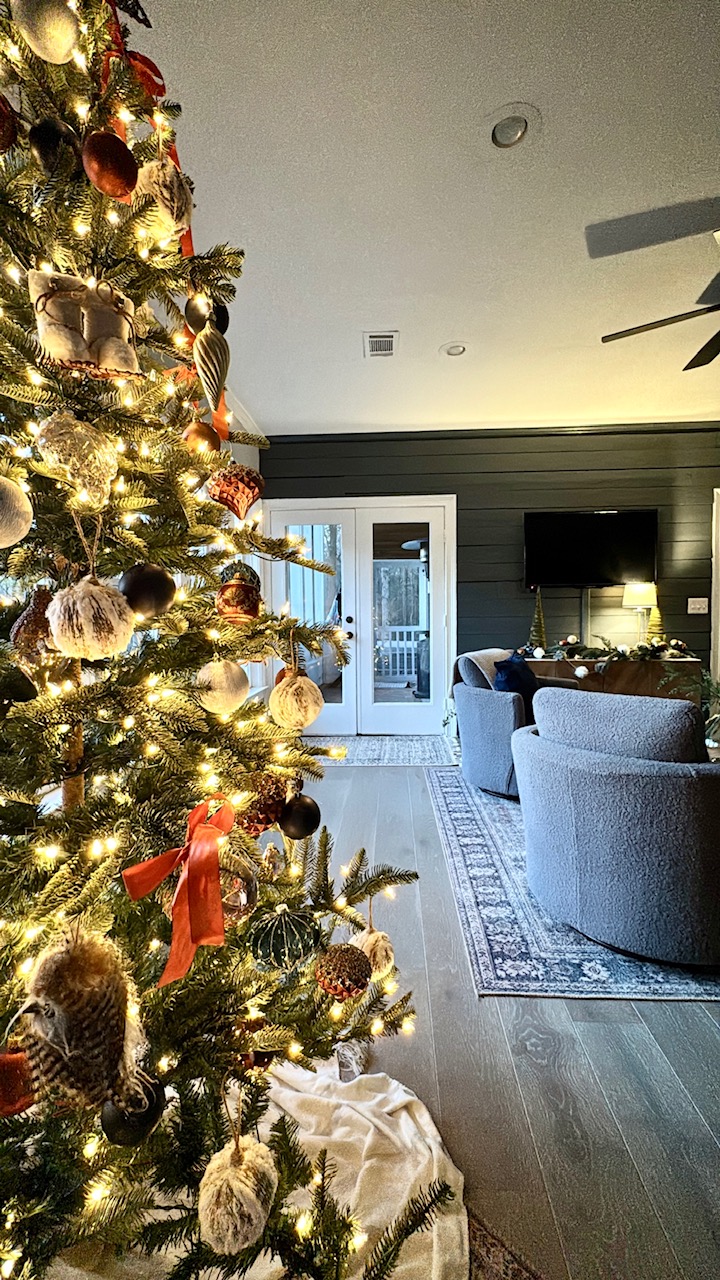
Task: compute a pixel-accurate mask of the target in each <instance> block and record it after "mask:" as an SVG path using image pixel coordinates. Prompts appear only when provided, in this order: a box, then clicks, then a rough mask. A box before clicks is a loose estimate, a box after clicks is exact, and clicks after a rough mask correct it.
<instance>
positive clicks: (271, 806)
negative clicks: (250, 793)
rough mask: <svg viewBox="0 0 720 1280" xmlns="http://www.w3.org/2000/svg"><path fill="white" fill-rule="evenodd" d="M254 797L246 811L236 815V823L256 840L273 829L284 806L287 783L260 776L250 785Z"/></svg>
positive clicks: (279, 779)
mask: <svg viewBox="0 0 720 1280" xmlns="http://www.w3.org/2000/svg"><path fill="white" fill-rule="evenodd" d="M252 787H253V790H254V791H255V793H256V794H255V796H254V797H253V799H252V800H251V802H250V805H249V807H248V808H247V809H243V811H242V813H240V814H238V819H237V820H238V823H239V825H240V826H241V827H242V829H243V831H247V833H248V835H249V836H255V838H257V837H258V836H259V835H262V833H263V831H267V830H268V828H269V827H273V826H274V825H275V823H276V822H277V820H278V818H279V817H280V814H281V813H282V811H283V808H284V805H285V794H286V790H287V781H286V780H285V779H284V778H275V777H273V776H272V775H265V774H261V775H260V776H259V777H258V778H257V779H256V780H255V779H254V780H253V783H252Z"/></svg>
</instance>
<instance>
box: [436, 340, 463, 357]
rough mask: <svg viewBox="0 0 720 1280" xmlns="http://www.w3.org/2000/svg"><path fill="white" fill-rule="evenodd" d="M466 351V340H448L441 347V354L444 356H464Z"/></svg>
mask: <svg viewBox="0 0 720 1280" xmlns="http://www.w3.org/2000/svg"><path fill="white" fill-rule="evenodd" d="M466 351H467V347H466V346H465V343H464V342H446V343H445V346H444V347H441V348H440V354H441V355H443V356H464V355H465V352H466Z"/></svg>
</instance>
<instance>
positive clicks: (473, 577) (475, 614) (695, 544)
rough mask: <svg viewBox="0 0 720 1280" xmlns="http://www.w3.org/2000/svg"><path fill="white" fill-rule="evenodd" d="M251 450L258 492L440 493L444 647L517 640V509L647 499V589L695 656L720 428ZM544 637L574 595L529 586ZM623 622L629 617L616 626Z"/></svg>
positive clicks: (522, 625) (556, 630)
mask: <svg viewBox="0 0 720 1280" xmlns="http://www.w3.org/2000/svg"><path fill="white" fill-rule="evenodd" d="M271 443H272V446H273V447H272V448H271V449H270V450H269V452H267V453H264V454H263V455H262V459H261V465H262V471H263V475H264V476H265V481H266V490H265V496H266V497H268V498H300V499H302V498H314V497H328V498H334V497H373V496H394V495H407V494H426V493H427V494H432V493H454V494H456V495H457V500H458V528H457V543H458V646H459V648H460V649H461V650H462V649H474V648H479V647H483V646H485V645H491V644H501V645H508V646H510V645H518V644H522V643H523V642H524V640H525V639H526V637H527V633H528V630H529V626H530V620H531V618H532V612H533V597H532V596H531V595H530V593H529V592H527V591H526V590H525V588H524V586H523V529H522V514H523V512H524V511H543V510H545V511H552V510H559V511H562V510H570V511H571V510H574V509H576V508H585V507H590V508H593V507H597V508H602V507H633V506H637V507H657V508H658V511H659V524H660V546H659V557H658V559H659V596H660V605H661V608H662V612H663V618H664V620H665V625H666V628H667V631H668V633H669V634H671V635H673V636H679V637H681V638H683V639H685V640H687V642H688V643H689V644H690V645H691V646H692V647H693V648H694V649H695V650H696V651H697V652H698V653H699V654H700V656H701V657H702V659H703V661H704V662H706V663H707V662H708V660H709V648H710V618H709V616H702V615H694V616H692V617H688V614H687V612H686V607H687V597H688V596H709V595H710V588H711V572H712V564H711V517H712V496H713V488H716V487H720V425H718V424H717V423H698V424H695V423H692V424H691V423H687V424H681V425H678V426H672V425H666V424H660V425H658V426H648V427H624V428H622V427H621V428H588V429H587V430H579V431H575V430H573V431H562V430H526V431H516V432H509V431H502V432H485V433H483V432H477V433H473V432H465V431H455V432H412V433H407V432H397V433H387V434H371V435H345V436H326V435H323V436H305V437H299V436H288V437H278V438H276V439H274V440H273V441H272V442H271ZM543 599H544V605H545V618H546V622H547V628H548V638H550V639H557V638H559V637H560V636H561V635H563V634H567V632H568V631H576V630H577V629H578V626H579V593H578V592H575V591H568V590H560V589H555V590H550V589H546V590H544V591H543ZM632 630H633V627H632V624H630V625H629V626H628V632H631V631H632Z"/></svg>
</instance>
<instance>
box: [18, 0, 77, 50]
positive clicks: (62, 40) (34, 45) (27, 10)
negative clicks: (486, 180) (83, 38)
mask: <svg viewBox="0 0 720 1280" xmlns="http://www.w3.org/2000/svg"><path fill="white" fill-rule="evenodd" d="M10 13H11V16H12V20H13V22H14V23H15V26H16V27H17V28H18V30H19V31H20V34H21V36H22V38H23V40H25V42H26V44H28V45H29V46H30V48H31V49H32V51H33V53H35V54H37V56H38V58H42V60H43V62H52V63H54V64H55V65H56V66H60V65H61V64H62V63H64V62H69V61H70V59H71V57H72V53H73V49H74V48H75V47H76V45H77V43H78V40H79V39H80V25H79V23H78V19H77V16H76V14H74V13H73V11H72V9H70V8H69V7H68V5H67V3H66V0H12V4H11V6H10Z"/></svg>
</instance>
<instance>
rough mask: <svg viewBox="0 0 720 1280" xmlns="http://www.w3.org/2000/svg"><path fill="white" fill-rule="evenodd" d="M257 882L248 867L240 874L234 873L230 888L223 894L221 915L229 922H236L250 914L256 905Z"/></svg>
mask: <svg viewBox="0 0 720 1280" xmlns="http://www.w3.org/2000/svg"><path fill="white" fill-rule="evenodd" d="M257 900H258V882H257V879H256V877H255V874H254V873H253V872H252V871H251V870H250V869H249V868H248V869H247V871H246V872H245V873H244V874H242V875H234V876H233V877H232V880H231V884H230V888H229V890H228V892H227V893H226V894H224V895H223V900H222V905H223V915H224V917H225V920H226V921H227V922H228V923H229V924H237V923H238V922H239V921H240V920H246V919H247V917H248V916H250V915H252V913H253V911H254V910H255V908H256V906H257Z"/></svg>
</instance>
